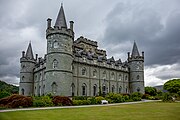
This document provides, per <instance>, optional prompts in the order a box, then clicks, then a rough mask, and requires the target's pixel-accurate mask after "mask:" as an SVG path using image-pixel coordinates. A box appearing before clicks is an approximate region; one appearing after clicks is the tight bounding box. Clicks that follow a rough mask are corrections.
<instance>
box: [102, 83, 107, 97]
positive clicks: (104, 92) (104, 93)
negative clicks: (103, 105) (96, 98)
mask: <svg viewBox="0 0 180 120" xmlns="http://www.w3.org/2000/svg"><path fill="white" fill-rule="evenodd" d="M102 94H103V96H105V95H106V85H103V86H102Z"/></svg>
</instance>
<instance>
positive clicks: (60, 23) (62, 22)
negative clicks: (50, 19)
mask: <svg viewBox="0 0 180 120" xmlns="http://www.w3.org/2000/svg"><path fill="white" fill-rule="evenodd" d="M55 26H56V27H59V28H61V27H65V28H67V24H66V18H65V14H64V9H63V5H62V4H61V8H60V10H59V13H58V16H57V19H56V23H55Z"/></svg>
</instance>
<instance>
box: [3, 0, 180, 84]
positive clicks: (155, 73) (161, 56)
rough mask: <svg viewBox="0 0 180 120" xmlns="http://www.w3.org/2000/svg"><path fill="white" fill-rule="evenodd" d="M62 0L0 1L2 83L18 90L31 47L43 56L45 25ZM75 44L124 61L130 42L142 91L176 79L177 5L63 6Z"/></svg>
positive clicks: (161, 0) (97, 0) (170, 1)
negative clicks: (80, 41)
mask: <svg viewBox="0 0 180 120" xmlns="http://www.w3.org/2000/svg"><path fill="white" fill-rule="evenodd" d="M60 2H61V1H60V0H0V80H3V81H6V82H8V83H11V84H16V85H18V84H19V69H20V63H19V59H20V57H21V52H22V51H23V50H26V49H27V46H28V43H29V42H30V41H31V43H32V47H33V51H34V54H35V53H38V54H39V56H42V57H43V56H44V54H45V53H46V38H45V30H46V20H47V18H49V17H50V18H52V19H53V21H52V22H53V24H54V22H55V19H56V17H57V14H58V11H59V8H60V4H61V3H60ZM63 6H64V11H65V15H66V20H67V23H69V21H70V20H73V21H74V22H75V24H74V31H75V38H78V37H79V36H81V35H82V36H84V37H87V38H89V39H91V40H96V41H97V42H98V43H99V48H101V49H105V50H107V54H108V57H111V56H114V57H115V59H119V58H121V59H122V60H123V61H125V60H126V59H127V52H129V51H130V52H131V51H132V46H133V42H134V40H135V41H136V43H137V46H138V48H139V51H140V52H142V51H144V52H145V85H146V86H155V85H161V84H163V83H164V82H166V81H167V80H169V79H172V78H180V7H179V6H180V0H64V1H63Z"/></svg>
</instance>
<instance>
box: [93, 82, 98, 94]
mask: <svg viewBox="0 0 180 120" xmlns="http://www.w3.org/2000/svg"><path fill="white" fill-rule="evenodd" d="M96 95H97V85H96V84H94V86H93V96H96Z"/></svg>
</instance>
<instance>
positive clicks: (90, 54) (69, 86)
mask: <svg viewBox="0 0 180 120" xmlns="http://www.w3.org/2000/svg"><path fill="white" fill-rule="evenodd" d="M73 23H74V22H73V21H70V27H69V28H68V27H67V24H66V19H65V14H64V10H63V6H62V5H61V7H60V11H59V13H58V16H57V19H56V22H55V25H54V27H52V26H51V19H50V18H48V19H47V29H46V39H47V53H46V54H45V55H44V58H42V57H38V54H36V56H35V57H34V55H33V51H32V46H31V43H29V46H28V48H27V51H26V52H24V51H23V52H22V57H21V58H20V63H21V70H20V86H19V94H22V95H26V96H28V95H36V96H41V95H46V94H48V93H51V94H53V95H63V96H97V95H99V94H102V95H105V94H107V93H110V92H112V93H129V94H130V93H133V92H140V93H144V52H142V55H140V54H139V51H138V48H137V45H136V43H135V42H134V45H133V49H132V53H130V52H128V58H127V61H125V62H122V61H121V59H119V60H114V58H113V57H111V58H109V59H107V57H106V56H107V55H106V51H105V50H101V49H98V44H97V42H96V41H92V40H89V39H87V38H84V37H82V36H81V37H79V38H77V40H74V31H73Z"/></svg>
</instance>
